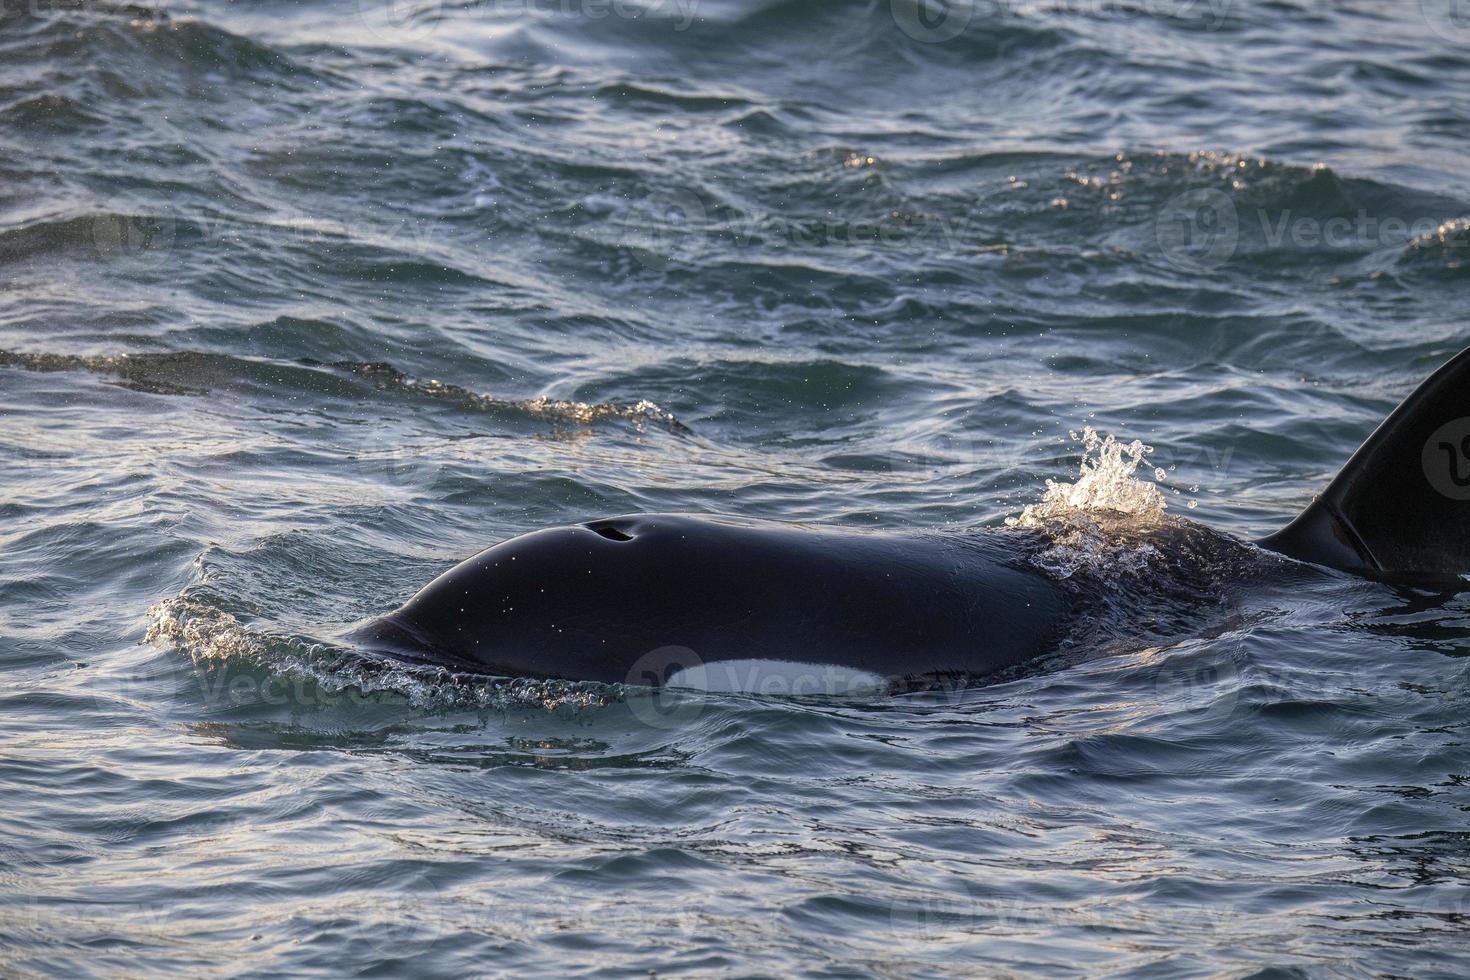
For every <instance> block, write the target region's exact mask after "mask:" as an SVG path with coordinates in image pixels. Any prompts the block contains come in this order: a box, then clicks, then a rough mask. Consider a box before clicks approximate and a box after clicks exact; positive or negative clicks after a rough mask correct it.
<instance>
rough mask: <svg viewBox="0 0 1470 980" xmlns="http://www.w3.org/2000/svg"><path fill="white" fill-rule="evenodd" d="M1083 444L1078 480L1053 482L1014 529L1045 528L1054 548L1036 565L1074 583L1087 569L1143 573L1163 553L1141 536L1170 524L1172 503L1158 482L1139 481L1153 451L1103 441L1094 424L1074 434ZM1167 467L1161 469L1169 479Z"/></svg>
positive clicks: (1013, 520)
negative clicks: (1168, 516)
mask: <svg viewBox="0 0 1470 980" xmlns="http://www.w3.org/2000/svg"><path fill="white" fill-rule="evenodd" d="M1068 434H1069V435H1070V436H1071V438H1072V440H1073V441H1074V442H1080V443H1081V444H1082V465H1081V469H1080V472H1079V474H1078V478H1077V482H1076V483H1058V482H1056V481H1055V480H1047V481H1046V492H1045V493H1044V494H1042V497H1041V500H1040V502H1039V503H1035V504H1028V505H1027V506H1026V507H1025V509H1024V510H1022V511H1021V513H1020V515H1019V516H1017V517H1010V518H1007V519H1006V524H1007V526H1009V527H1016V528H1027V529H1032V530H1038V531H1042V532H1043V533H1045V534H1046V535H1047V537H1048V538H1050V540H1051V545H1050V547H1048V548H1047V549H1046V550H1045V551H1043V552H1042V553H1041V554H1039V555H1037V556H1036V557H1035V558H1034V559H1033V561H1034V562H1035V563H1036V564H1037V565H1038V566H1039V567H1040V568H1041V569H1042V570H1043V571H1045V572H1047V573H1048V574H1050V575H1053V576H1055V577H1057V578H1070V577H1071V576H1072V575H1074V574H1076V573H1077V572H1079V571H1082V570H1084V569H1101V568H1104V567H1106V568H1107V569H1109V570H1110V571H1122V572H1137V571H1140V570H1142V569H1143V568H1144V567H1145V566H1147V564H1148V563H1149V561H1150V559H1152V558H1154V557H1155V556H1156V555H1157V554H1158V549H1157V548H1155V547H1154V545H1152V544H1150V543H1148V542H1147V541H1139V540H1138V532H1139V531H1140V530H1147V529H1148V528H1150V527H1152V526H1155V525H1157V524H1159V523H1161V522H1162V521H1163V520H1164V516H1165V511H1166V509H1167V507H1168V502H1167V501H1166V500H1165V499H1164V495H1163V493H1162V492H1161V491H1160V490H1159V487H1158V484H1156V483H1151V482H1149V481H1147V480H1142V479H1139V478H1138V477H1137V476H1136V474H1137V472H1138V468H1139V467H1140V466H1142V465H1144V463H1145V462H1146V461H1147V459H1148V456H1149V454H1150V453H1152V452H1153V447H1151V446H1146V445H1144V444H1143V443H1142V442H1140V441H1138V440H1137V439H1135V440H1134V441H1132V442H1130V443H1120V442H1118V441H1117V440H1116V439H1115V438H1114V437H1113V436H1111V435H1109V436H1107V437H1105V438H1104V437H1102V436H1099V435H1098V433H1097V431H1096V430H1095V429H1093V428H1092V427H1091V426H1088V427H1086V428H1085V429H1083V430H1082V434H1081V435H1080V436H1079V435H1078V434H1077V433H1075V432H1072V433H1068ZM1165 475H1166V474H1165V473H1164V472H1163V470H1155V471H1154V472H1153V476H1154V478H1155V479H1162V478H1163V477H1164V476H1165Z"/></svg>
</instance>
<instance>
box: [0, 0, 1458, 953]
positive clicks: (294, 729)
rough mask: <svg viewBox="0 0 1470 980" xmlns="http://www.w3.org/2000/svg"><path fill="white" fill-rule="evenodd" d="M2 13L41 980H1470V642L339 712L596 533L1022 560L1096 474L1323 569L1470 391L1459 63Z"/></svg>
mask: <svg viewBox="0 0 1470 980" xmlns="http://www.w3.org/2000/svg"><path fill="white" fill-rule="evenodd" d="M0 13H3V18H0V348H3V350H4V351H5V352H6V353H4V354H3V355H0V419H3V425H0V461H3V463H4V474H5V476H4V482H3V484H0V487H3V489H0V802H3V806H0V975H4V976H7V977H9V976H22V977H24V976H33V975H36V976H39V975H67V976H73V975H98V976H128V977H133V976H152V975H156V974H159V973H162V972H172V973H176V974H181V975H186V976H216V975H246V976H265V975H275V974H278V973H289V974H311V975H320V976H342V975H354V976H393V975H407V974H421V975H437V976H461V975H495V974H508V975H523V974H530V973H544V974H552V975H583V974H592V973H596V974H599V975H629V976H632V975H637V976H646V975H647V974H648V973H649V972H650V971H654V972H656V973H658V974H661V975H673V974H680V973H689V974H696V975H708V974H725V973H732V974H741V975H745V974H768V975H793V974H801V975H807V976H824V977H837V976H866V975H875V974H876V975H884V976H939V975H961V976H971V975H977V974H989V975H1016V976H1032V975H1058V976H1063V975H1066V976H1070V975H1079V974H1114V973H1117V974H1129V975H1140V974H1141V975H1157V976H1178V975H1215V974H1225V975H1256V974H1259V975H1264V976H1293V975H1298V974H1299V973H1300V974H1304V975H1319V974H1323V973H1333V974H1344V975H1352V976H1368V975H1397V976H1434V975H1438V976H1463V975H1465V973H1466V972H1467V971H1470V953H1467V949H1470V946H1467V943H1466V939H1467V933H1470V887H1467V886H1470V818H1467V810H1470V791H1467V779H1470V748H1467V744H1466V737H1467V736H1466V728H1467V718H1470V714H1467V708H1470V695H1467V682H1470V670H1467V664H1470V661H1467V660H1466V659H1464V655H1465V654H1466V652H1467V651H1470V600H1467V599H1465V598H1461V597H1455V596H1438V595H1430V594H1420V593H1414V592H1406V591H1403V590H1394V589H1390V588H1387V587H1384V586H1379V585H1372V584H1368V583H1354V582H1350V581H1346V580H1336V579H1333V580H1327V581H1319V582H1316V583H1314V584H1307V585H1302V586H1301V587H1300V588H1297V589H1285V588H1281V587H1279V586H1278V587H1272V588H1263V589H1259V590H1256V591H1254V592H1252V590H1250V589H1249V588H1247V587H1245V586H1248V585H1249V583H1244V584H1243V585H1242V587H1241V588H1239V589H1232V590H1230V591H1229V592H1228V594H1227V595H1224V596H1223V597H1222V595H1215V594H1211V595H1206V596H1202V597H1201V603H1200V607H1199V610H1198V612H1197V613H1195V614H1191V615H1189V616H1180V615H1178V612H1179V610H1178V607H1177V606H1171V607H1170V609H1169V613H1170V615H1169V617H1167V621H1162V620H1161V619H1160V613H1159V610H1157V609H1152V608H1149V607H1141V608H1138V609H1134V608H1133V607H1131V606H1129V605H1128V604H1127V603H1126V602H1123V603H1121V604H1120V605H1119V607H1118V609H1119V610H1121V613H1120V614H1119V615H1115V616H1114V618H1113V621H1112V623H1111V626H1110V628H1109V629H1108V630H1106V631H1100V632H1099V635H1098V636H1097V637H1096V640H1095V642H1094V643H1092V644H1091V645H1088V644H1086V643H1084V644H1083V649H1082V650H1080V651H1077V653H1078V654H1079V655H1077V656H1074V657H1073V658H1072V659H1073V661H1075V662H1072V663H1071V665H1070V666H1067V667H1066V668H1065V669H1060V670H1051V671H1046V672H1041V673H1037V674H1034V675H1032V676H1026V677H1019V678H1013V679H1011V680H1009V681H1007V682H1005V683H1000V684H996V685H993V686H989V687H984V688H975V689H971V690H965V691H959V692H942V693H930V694H914V695H904V696H891V697H884V696H868V697H849V698H801V697H767V696H760V695H754V694H729V695H718V694H709V695H697V694H691V695H689V696H688V697H687V700H686V701H684V702H683V703H682V707H680V708H679V710H677V711H673V712H660V711H650V710H649V705H648V702H647V699H646V698H641V697H640V696H639V695H637V694H636V692H624V691H620V690H616V689H594V688H573V687H567V686H564V685H563V686H556V685H548V684H536V683H523V684H518V685H513V686H495V685H490V684H482V685H473V684H471V685H464V684H449V683H445V682H435V681H433V680H432V679H426V678H422V677H413V676H409V675H406V674H403V673H390V674H377V673H372V672H366V673H365V672H363V671H361V670H360V669H358V668H355V667H354V668H351V669H349V668H347V667H346V666H344V662H343V659H342V654H343V650H344V647H343V639H342V637H343V636H344V634H345V633H346V632H347V631H348V630H349V629H350V628H351V627H352V625H353V624H355V623H357V622H359V621H361V620H362V619H364V618H365V617H368V616H371V615H375V614H378V613H381V612H383V611H385V610H387V609H389V608H391V607H393V606H394V605H396V604H397V603H398V602H400V601H402V600H403V599H404V598H406V597H407V596H408V595H410V594H411V593H412V592H413V591H414V590H415V589H416V588H417V587H418V586H420V585H422V584H423V583H424V582H426V581H427V580H428V579H429V578H431V577H432V576H433V575H435V574H437V573H438V572H440V571H442V570H443V569H445V568H447V567H449V566H450V565H451V564H453V563H454V562H456V561H457V560H459V559H460V558H463V557H465V556H466V555H468V554H470V553H472V552H474V551H476V550H478V549H479V548H481V547H484V546H485V545H488V544H490V543H493V542H495V541H498V540H501V539H503V538H505V537H508V536H510V535H514V534H517V533H520V532H522V531H526V530H529V529H532V528H536V527H539V526H543V525H546V524H551V523H558V522H565V521H575V520H584V519H588V518H592V517H598V516H606V515H611V514H618V513H625V512H631V511H639V510H659V511H719V512H725V513H733V514H740V515H745V516H750V517H762V518H775V519H792V520H807V521H826V522H835V523H841V524H849V525H859V526H868V527H915V526H920V527H947V528H952V529H956V530H958V529H963V528H966V527H969V526H976V525H996V524H999V523H1001V522H1002V521H1003V520H1004V519H1005V518H1006V517H1010V516H1015V515H1017V514H1018V513H1020V511H1021V510H1022V508H1023V507H1025V506H1026V505H1027V504H1031V503H1034V502H1036V501H1038V500H1039V499H1040V498H1041V496H1042V494H1043V492H1044V490H1045V485H1046V481H1047V480H1048V479H1052V480H1057V481H1071V480H1074V479H1075V478H1076V474H1077V455H1078V447H1077V446H1076V445H1075V444H1074V443H1072V442H1071V441H1069V439H1068V437H1067V433H1068V431H1069V430H1074V429H1075V430H1080V429H1081V428H1082V427H1083V426H1085V425H1091V426H1095V427H1096V428H1098V429H1099V430H1101V431H1103V432H1111V433H1116V434H1117V435H1119V436H1120V437H1125V438H1127V439H1133V438H1138V439H1142V440H1143V441H1145V442H1147V443H1148V444H1150V445H1152V446H1154V447H1155V452H1154V453H1153V456H1152V458H1151V461H1150V463H1149V466H1148V467H1147V468H1145V469H1144V470H1140V471H1139V474H1138V475H1139V476H1143V475H1145V473H1146V471H1147V469H1149V468H1152V467H1158V468H1160V469H1162V470H1163V471H1164V476H1165V479H1164V480H1163V483H1162V492H1163V496H1164V498H1165V499H1166V500H1167V501H1168V502H1169V506H1170V512H1171V513H1173V514H1176V515H1180V516H1184V515H1187V516H1188V518H1189V519H1191V520H1198V521H1201V522H1204V523H1206V524H1209V525H1211V526H1213V527H1216V528H1218V529H1221V530H1224V531H1227V532H1230V533H1233V534H1237V535H1240V536H1244V537H1250V536H1255V535H1259V534H1262V533H1265V532H1267V531H1270V530H1272V529H1274V528H1275V527H1277V526H1279V525H1280V524H1281V523H1283V522H1284V521H1285V520H1286V519H1288V518H1289V517H1290V516H1291V515H1293V514H1294V513H1296V512H1297V511H1298V510H1299V509H1300V508H1301V507H1302V506H1304V505H1305V504H1306V503H1307V501H1308V500H1309V499H1310V497H1311V495H1312V493H1313V492H1315V491H1316V490H1317V489H1319V488H1320V487H1321V486H1322V485H1323V483H1324V482H1325V481H1326V479H1328V478H1329V477H1330V475H1331V474H1332V473H1333V472H1334V471H1335V470H1336V468H1337V467H1338V466H1339V465H1340V464H1341V463H1342V461H1343V460H1345V459H1346V458H1347V456H1348V455H1349V454H1350V453H1351V452H1352V450H1353V449H1354V448H1355V447H1356V446H1357V444H1358V443H1359V442H1360V441H1361V440H1362V438H1363V437H1364V436H1366V434H1367V433H1368V432H1369V431H1371V429H1372V427H1373V426H1374V425H1375V424H1377V422H1378V421H1379V419H1381V418H1382V416H1383V415H1384V414H1385V413H1386V412H1387V411H1388V410H1389V409H1391V408H1392V407H1393V405H1394V404H1395V403H1396V402H1397V401H1398V399H1399V398H1401V397H1402V396H1403V395H1404V394H1405V393H1407V391H1408V390H1409V389H1411V388H1412V387H1413V385H1414V384H1416V383H1417V382H1418V381H1419V380H1420V379H1421V378H1422V377H1423V376H1424V375H1426V374H1428V373H1429V372H1430V371H1431V370H1433V368H1434V367H1436V366H1437V365H1438V364H1439V363H1440V362H1442V361H1443V360H1444V359H1445V358H1446V357H1448V356H1449V355H1450V354H1451V353H1453V352H1454V351H1456V350H1458V349H1459V348H1460V347H1462V346H1464V345H1465V344H1466V343H1467V342H1470V331H1467V327H1466V310H1467V296H1470V248H1467V245H1470V224H1467V222H1466V216H1467V215H1470V169H1467V167H1466V166H1465V161H1466V159H1467V156H1466V154H1467V150H1470V109H1467V103H1466V101H1465V94H1466V93H1467V92H1470V18H1467V17H1465V16H1463V12H1461V11H1460V10H1459V9H1458V8H1457V7H1456V6H1455V5H1454V4H1453V3H1451V2H1450V0H1424V3H1422V4H1421V3H1419V2H1418V0H1405V2H1396V3H1392V4H1386V3H1368V2H1359V0H1344V2H1341V3H1327V2H1286V0H1279V2H1256V0H1213V2H1205V0H1181V2H1172V0H1160V2H1153V3H1138V4H1125V3H1108V2H1102V0H1075V2H1068V0H1060V2H1054V3H1039V2H1038V3H1027V2H1020V0H1016V2H975V3H973V4H960V5H958V6H953V7H950V8H946V9H941V8H939V7H937V6H935V7H930V6H925V7H921V8H916V7H913V6H911V5H909V4H908V3H906V2H905V0H893V3H892V4H889V3H877V2H875V3H870V4H863V3H836V2H834V3H825V4H824V3H812V2H801V3H798V2H775V3H766V4H761V3H757V2H752V0H683V2H682V3H680V2H675V0H663V2H653V3H646V2H645V3H632V2H627V3H624V2H621V0H620V2H618V3H616V4H614V3H611V2H608V3H602V2H600V0H555V2H546V3H537V4H532V3H530V2H529V0H527V2H510V0H503V2H490V0H485V2H472V3H434V2H430V3H425V4H420V5H414V4H412V3H408V4H405V3H397V2H395V3H393V4H391V5H388V4H386V3H384V2H383V0H361V2H360V3H358V2H351V0H348V2H321V3H299V4H298V3H287V2H274V0H262V2H250V3H246V2H235V3H227V2H218V0H204V2H199V3H178V4H175V3H171V2H163V3H150V4H146V5H141V6H140V5H111V4H101V3H61V2H47V0H32V2H30V3H23V2H19V0H8V2H6V3H4V5H3V6H0ZM1115 475H1116V476H1117V477H1118V484H1117V488H1116V489H1117V490H1118V492H1125V491H1126V492H1139V493H1141V492H1142V491H1143V490H1144V489H1146V488H1145V487H1143V486H1142V485H1141V484H1137V483H1129V482H1127V481H1126V479H1125V478H1124V477H1125V474H1124V473H1122V472H1121V471H1119V472H1117V473H1116V474H1115ZM1193 488H1197V489H1193ZM1189 501H1194V502H1195V503H1196V505H1197V506H1195V507H1194V508H1193V509H1189V508H1188V506H1187V503H1188V502H1189ZM1446 533H1458V530H1457V529H1447V530H1446ZM1074 557H1075V556H1074ZM1081 557H1085V558H1087V559H1088V563H1087V567H1086V569H1085V575H1087V576H1091V577H1090V578H1084V579H1080V580H1079V581H1087V582H1095V583H1096V587H1097V589H1098V590H1099V594H1100V595H1103V596H1104V597H1107V596H1113V595H1121V596H1123V597H1124V598H1125V599H1126V598H1127V596H1128V595H1129V594H1130V593H1129V589H1130V586H1129V585H1128V583H1129V582H1130V581H1137V580H1138V577H1140V576H1141V577H1144V578H1148V577H1149V576H1154V577H1158V576H1163V575H1166V574H1169V569H1167V568H1164V567H1162V566H1158V567H1156V566H1154V565H1151V564H1150V561H1149V559H1148V556H1147V555H1146V554H1145V555H1142V556H1140V555H1139V554H1138V553H1134V552H1128V553H1118V552H1110V551H1108V550H1107V549H1103V550H1102V551H1101V552H1100V553H1096V554H1094V553H1090V552H1089V553H1086V554H1083V555H1082V556H1081ZM1109 590H1111V591H1109ZM1130 610H1131V612H1130ZM1123 613H1126V614H1128V615H1132V616H1134V617H1135V621H1136V626H1137V630H1136V631H1134V630H1131V629H1130V628H1129V627H1130V625H1131V621H1130V620H1128V619H1127V616H1125V615H1122V614H1123ZM1130 635H1131V636H1135V637H1147V639H1146V640H1135V641H1134V642H1129V641H1128V638H1129V636H1130ZM1160 636H1164V637H1165V639H1164V640H1160V639H1159V637H1160Z"/></svg>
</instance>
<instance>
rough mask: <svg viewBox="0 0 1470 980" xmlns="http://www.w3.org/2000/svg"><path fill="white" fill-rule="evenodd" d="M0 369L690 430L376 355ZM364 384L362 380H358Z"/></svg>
mask: <svg viewBox="0 0 1470 980" xmlns="http://www.w3.org/2000/svg"><path fill="white" fill-rule="evenodd" d="M0 367H14V368H20V369H23V370H27V371H39V372H56V371H87V372H90V373H93V374H101V375H108V376H112V377H116V378H119V379H121V381H122V382H123V383H124V384H126V385H127V386H128V387H130V388H134V389H136V390H139V391H146V392H150V393H153V394H160V395H207V394H209V393H210V392H211V391H212V390H213V389H215V388H237V387H241V386H249V387H261V388H265V389H268V390H270V391H272V392H274V393H275V394H276V395H280V394H281V392H282V390H283V389H291V390H296V391H301V392H312V393H315V394H319V395H331V396H336V397H344V398H357V399H361V398H363V397H365V396H368V395H369V394H370V393H371V392H373V391H396V392H403V393H406V394H410V395H414V396H418V397H423V398H432V399H436V400H439V401H444V402H449V403H452V404H456V405H458V406H460V407H462V408H464V409H466V410H469V411H476V412H499V413H511V414H518V415H524V416H529V417H531V418H535V419H543V420H546V421H550V422H553V423H558V424H576V425H590V424H592V423H596V422H600V421H603V420H606V419H625V420H629V421H632V422H634V423H637V424H640V425H641V424H645V423H652V424H656V425H660V426H663V427H665V428H667V429H669V430H671V431H674V432H688V431H689V430H688V428H687V427H686V426H685V425H684V424H683V423H682V422H680V421H679V420H678V419H677V418H676V417H675V416H674V415H673V413H671V412H669V411H667V410H665V409H664V408H661V407H660V406H659V405H658V404H657V403H655V402H652V401H649V400H647V399H643V400H640V401H637V402H635V403H633V404H631V405H617V404H610V403H602V402H581V401H573V400H568V399H560V398H549V397H546V396H539V397H536V398H522V399H508V398H498V397H495V396H493V395H486V394H482V393H480V392H476V391H472V390H470V389H468V388H465V387H462V386H460V385H456V384H451V383H449V382H445V381H440V380H437V379H427V380H417V379H414V378H411V377H409V376H408V375H407V374H405V373H404V372H402V371H400V370H398V369H397V368H395V367H393V366H392V365H391V364H387V363H384V362H381V361H376V362H366V361H338V362H334V363H331V364H323V363H321V362H317V361H314V360H311V359H309V358H308V359H303V361H301V362H297V363H295V364H281V363H278V362H265V361H255V360H251V359H248V358H240V357H230V356H227V355H223V354H207V353H201V352H197V351H176V352H170V353H127V354H102V355H88V354H54V353H26V352H17V351H6V350H0ZM364 381H365V382H367V384H366V385H364V384H362V383H361V382H364Z"/></svg>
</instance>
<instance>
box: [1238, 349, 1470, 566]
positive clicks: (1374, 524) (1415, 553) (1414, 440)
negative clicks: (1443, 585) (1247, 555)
mask: <svg viewBox="0 0 1470 980" xmlns="http://www.w3.org/2000/svg"><path fill="white" fill-rule="evenodd" d="M1260 544H1261V545H1262V546H1263V547H1266V548H1270V549H1271V550H1272V551H1277V552H1280V553H1281V554H1284V555H1287V556H1289V557H1292V558H1298V559H1301V560H1302V561H1310V562H1315V563H1317V564H1319V565H1328V566H1331V567H1333V568H1340V569H1343V570H1345V571H1349V572H1354V573H1357V574H1359V575H1367V576H1370V577H1373V578H1404V579H1411V578H1423V579H1445V578H1453V577H1458V576H1460V575H1462V574H1470V348H1467V349H1466V350H1463V351H1461V352H1460V353H1459V354H1456V355H1455V356H1454V357H1453V358H1451V359H1450V361H1449V362H1448V363H1447V364H1445V365H1444V366H1443V367H1441V368H1440V369H1439V370H1438V371H1435V372H1434V373H1433V374H1431V375H1430V376H1429V377H1428V378H1427V379H1425V381H1424V383H1423V384H1421V385H1419V387H1418V388H1416V389H1414V392H1413V394H1411V395H1409V397H1408V398H1405V399H1404V401H1403V403H1402V404H1400V405H1399V407H1398V408H1396V409H1394V410H1393V412H1392V414H1390V415H1389V416H1388V418H1386V419H1384V420H1383V423H1382V424H1381V425H1379V426H1378V428H1377V429H1376V430H1374V432H1373V434H1372V435H1371V436H1369V437H1368V441H1367V442H1364V443H1363V445H1362V446H1360V447H1359V448H1358V451H1357V452H1355V453H1354V454H1353V456H1352V458H1351V459H1349V460H1348V461H1347V464H1346V465H1344V466H1343V468H1342V471H1341V472H1339V473H1338V474H1337V477H1336V478H1335V479H1333V481H1332V482H1331V483H1329V484H1328V485H1327V489H1326V490H1324V491H1322V493H1321V495H1320V496H1318V497H1317V499H1316V500H1314V501H1312V503H1311V504H1310V505H1309V506H1308V507H1307V509H1306V510H1304V511H1302V513H1301V514H1300V515H1299V516H1298V517H1297V519H1296V520H1294V521H1292V522H1291V523H1290V524H1288V525H1287V526H1286V527H1284V528H1282V529H1281V530H1280V531H1277V532H1276V533H1275V534H1273V535H1271V536H1270V537H1267V538H1265V539H1263V540H1262V541H1261V542H1260Z"/></svg>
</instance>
